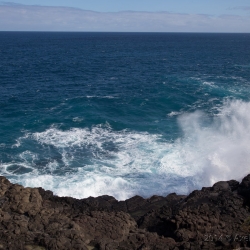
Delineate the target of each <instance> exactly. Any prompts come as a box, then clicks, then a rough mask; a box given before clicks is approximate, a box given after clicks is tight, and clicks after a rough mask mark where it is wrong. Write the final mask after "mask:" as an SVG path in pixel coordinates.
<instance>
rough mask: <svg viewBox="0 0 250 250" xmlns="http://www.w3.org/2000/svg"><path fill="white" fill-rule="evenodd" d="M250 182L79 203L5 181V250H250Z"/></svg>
mask: <svg viewBox="0 0 250 250" xmlns="http://www.w3.org/2000/svg"><path fill="white" fill-rule="evenodd" d="M249 206H250V175H248V176H246V177H245V178H244V179H243V180H242V182H241V183H239V182H237V181H234V180H231V181H221V182H218V183H215V184H214V185H213V187H206V188H202V190H195V191H193V192H192V193H191V194H189V195H188V196H184V195H177V194H175V193H173V194H169V195H168V196H166V197H161V196H152V197H151V198H149V199H144V198H142V197H140V196H135V197H132V198H130V199H127V200H125V201H117V200H116V199H115V198H114V197H111V196H107V195H105V196H100V197H97V198H93V197H89V198H87V199H81V200H78V199H74V198H71V197H58V196H56V195H53V193H52V192H51V191H45V190H44V189H42V188H24V187H23V186H21V185H18V184H12V183H10V182H9V181H8V180H7V179H6V178H5V177H0V249H6V250H7V249H8V250H54V249H55V250H56V249H58V250H64V249H65V250H68V249H73V250H94V249H95V250H98V249H100V250H130V249H131V250H139V249H141V250H151V249H152V250H154V249H155V250H156V249H157V250H160V249H162V250H167V249H169V250H177V249H190V250H191V249H192V250H194V249H197V250H198V249H204V250H205V249H250V211H249Z"/></svg>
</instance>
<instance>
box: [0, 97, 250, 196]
mask: <svg viewBox="0 0 250 250" xmlns="http://www.w3.org/2000/svg"><path fill="white" fill-rule="evenodd" d="M249 110H250V103H249V102H243V101H228V102H225V103H224V105H222V106H221V107H220V109H219V110H218V112H217V115H216V116H214V117H213V118H211V117H208V116H207V115H206V114H205V113H202V112H200V111H196V112H194V113H188V114H182V115H180V116H179V117H178V121H179V125H180V129H181V130H182V134H183V135H182V136H181V137H180V138H179V139H177V140H175V141H173V142H167V141H165V140H164V139H163V138H162V136H161V135H156V134H149V133H143V132H134V131H128V130H122V131H114V130H112V128H111V127H110V126H109V125H108V124H106V125H100V126H94V127H93V128H92V129H87V128H72V129H71V130H67V131H62V130H60V129H57V128H54V127H52V128H50V129H48V130H46V131H44V132H41V133H33V134H31V133H30V134H26V135H25V136H24V137H22V138H19V140H18V144H17V146H18V147H22V144H23V143H24V142H25V140H31V141H32V142H33V143H35V144H37V145H41V146H43V147H45V148H47V147H52V148H53V150H55V151H56V152H57V153H58V155H60V161H61V162H62V163H63V166H66V167H70V168H74V164H76V163H77V167H76V168H75V169H74V171H73V172H70V171H69V172H65V174H61V175H59V174H57V172H56V171H60V170H61V171H64V170H63V169H60V167H61V166H62V163H60V162H59V160H58V159H57V158H54V159H53V160H51V161H50V162H48V163H47V164H46V165H45V166H44V168H45V169H46V171H47V172H46V173H44V172H41V171H40V172H39V171H38V170H37V169H34V164H33V163H34V162H35V161H36V160H37V159H38V158H39V155H38V153H37V152H36V153H35V152H30V151H25V150H24V152H23V153H21V154H20V155H19V161H20V162H15V164H16V165H20V166H24V165H25V166H26V167H27V168H29V169H33V171H32V172H27V173H25V174H22V175H16V176H14V173H13V172H10V170H9V167H10V165H11V164H10V163H8V164H2V165H1V168H2V172H3V173H4V174H5V175H7V176H10V179H11V180H12V181H15V180H16V181H18V182H19V183H21V184H23V185H25V186H32V187H38V186H41V187H43V188H45V189H50V190H52V191H54V192H55V193H56V194H57V195H60V196H73V197H76V198H84V197H88V196H99V195H104V194H109V195H112V196H114V197H116V198H117V199H119V200H124V199H126V198H129V197H131V196H133V195H137V194H138V195H142V196H144V197H149V196H151V195H153V194H158V195H166V194H167V193H170V192H177V193H188V192H190V191H192V190H193V189H196V188H201V187H202V186H210V185H212V184H214V183H215V182H217V181H219V180H229V179H238V180H240V179H241V178H242V177H243V176H245V175H246V174H248V173H249V172H250V171H249V170H250V143H249V142H250V112H249ZM86 152H87V153H88V154H86ZM85 157H87V158H88V159H87V160H89V161H85V160H86V159H85ZM83 162H84V164H83ZM81 164H82V165H81ZM13 176H14V177H13Z"/></svg>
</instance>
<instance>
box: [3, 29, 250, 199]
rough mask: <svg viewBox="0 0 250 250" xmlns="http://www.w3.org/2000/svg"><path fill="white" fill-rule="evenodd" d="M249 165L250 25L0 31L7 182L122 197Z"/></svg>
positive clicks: (233, 173) (228, 174) (181, 189)
mask: <svg viewBox="0 0 250 250" xmlns="http://www.w3.org/2000/svg"><path fill="white" fill-rule="evenodd" d="M249 172H250V34H181V33H35V32H34V33H32V32H31V33H28V32H0V175H4V176H6V177H7V178H8V179H9V180H10V181H12V182H15V183H20V184H22V185H24V186H31V187H39V186H41V187H43V188H45V189H50V190H52V191H53V192H54V193H55V194H57V195H60V196H73V197H77V198H83V197H88V196H99V195H104V194H108V195H112V196H115V197H116V198H117V199H119V200H123V199H126V198H128V197H131V196H133V195H141V196H144V197H149V196H151V195H153V194H158V195H167V194H168V193H171V192H177V193H179V194H183V193H188V192H190V191H192V190H193V189H197V188H201V187H202V186H208V185H212V184H213V183H214V182H216V181H219V180H228V179H232V178H233V179H240V178H242V177H243V176H244V175H246V174H247V173H249Z"/></svg>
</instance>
